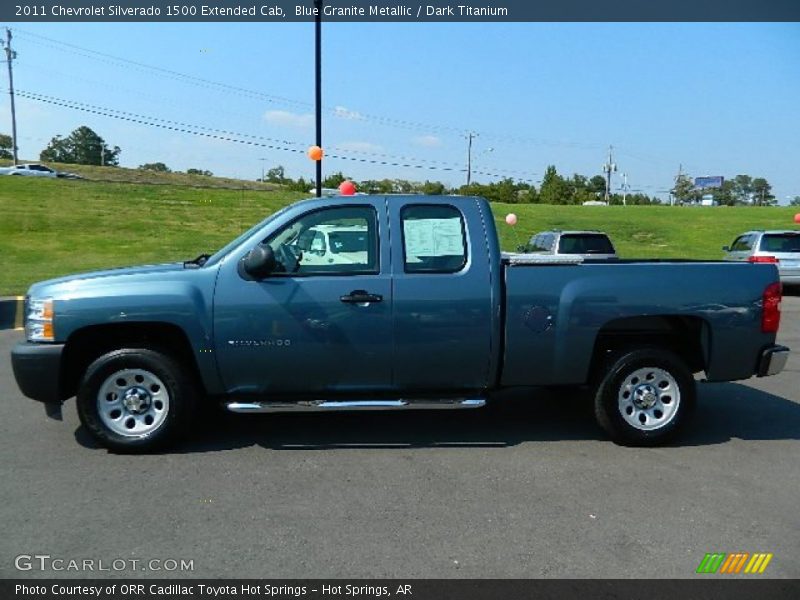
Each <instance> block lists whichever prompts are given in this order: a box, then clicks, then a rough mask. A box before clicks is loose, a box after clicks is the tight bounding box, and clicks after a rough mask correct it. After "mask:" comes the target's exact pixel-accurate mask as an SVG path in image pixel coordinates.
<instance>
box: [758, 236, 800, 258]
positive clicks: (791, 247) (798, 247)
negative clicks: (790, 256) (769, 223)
mask: <svg viewBox="0 0 800 600" xmlns="http://www.w3.org/2000/svg"><path fill="white" fill-rule="evenodd" d="M761 250H763V251H765V252H775V253H781V252H800V231H799V232H797V233H767V234H765V235H764V237H762V238H761Z"/></svg>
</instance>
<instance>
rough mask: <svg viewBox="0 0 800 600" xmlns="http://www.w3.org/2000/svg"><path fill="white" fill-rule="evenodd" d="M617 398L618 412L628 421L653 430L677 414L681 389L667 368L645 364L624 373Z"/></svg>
mask: <svg viewBox="0 0 800 600" xmlns="http://www.w3.org/2000/svg"><path fill="white" fill-rule="evenodd" d="M617 401H618V405H619V412H620V414H621V415H622V418H623V419H625V421H626V422H627V423H628V424H629V425H631V426H632V427H635V428H636V429H639V430H641V431H653V430H655V429H660V428H662V427H664V426H665V425H667V424H669V423H670V422H671V421H672V420H673V419H674V418H675V415H677V414H678V407H679V405H680V402H681V392H680V388H679V387H678V382H677V381H676V380H675V378H674V377H673V376H672V375H671V374H670V373H669V372H668V371H665V370H664V369H659V368H656V367H652V368H650V367H645V368H641V369H636V370H635V371H633V372H632V373H630V374H629V375H628V376H627V377H625V379H624V380H623V382H622V385H621V386H620V389H619V393H618V395H617Z"/></svg>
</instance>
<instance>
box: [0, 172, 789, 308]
mask: <svg viewBox="0 0 800 600" xmlns="http://www.w3.org/2000/svg"><path fill="white" fill-rule="evenodd" d="M94 169H97V170H98V171H97V172H96V173H94V174H92V173H91V172H90V171H93V170H94ZM64 170H73V171H78V168H75V167H73V166H65V167H64ZM81 170H83V169H81ZM109 171H114V173H113V174H112V175H113V176H115V177H117V176H119V173H122V172H124V171H132V174H131V175H132V176H141V175H140V174H141V173H142V172H138V171H135V170H130V169H120V170H118V169H109V168H106V169H103V168H101V167H94V168H91V167H90V168H87V170H86V171H85V173H87V174H88V175H87V179H85V180H65V179H58V180H49V179H34V178H29V177H2V178H0V256H1V257H2V265H3V269H0V296H2V295H10V294H21V293H24V292H25V290H26V289H27V287H28V286H29V285H30V284H31V283H32V282H34V281H39V280H42V279H46V278H49V277H55V276H57V275H64V274H68V273H74V272H79V271H85V270H90V269H98V268H104V267H113V266H123V265H130V264H139V263H153V262H167V261H173V260H184V259H187V258H192V257H194V256H196V255H198V254H201V253H203V252H213V251H214V250H216V249H218V248H220V247H222V246H223V245H225V243H227V242H228V241H229V240H231V239H232V238H233V237H235V236H236V235H237V234H239V233H240V232H242V231H244V230H245V229H247V228H248V227H250V226H251V225H252V224H254V223H256V222H257V221H259V220H261V219H263V218H264V217H265V216H267V215H268V214H270V213H272V212H274V211H275V210H277V209H278V208H280V207H282V206H284V205H286V204H287V203H290V202H292V201H295V200H298V199H300V198H301V197H304V196H306V195H307V194H302V193H296V192H286V191H283V190H280V189H276V188H275V187H274V186H268V185H264V186H263V187H261V188H259V189H253V188H249V187H248V189H243V186H244V185H245V184H246V185H247V186H250V184H251V183H255V182H239V181H238V180H222V182H220V181H216V182H215V181H213V180H215V179H217V178H209V177H202V176H200V177H195V178H196V179H203V180H209V181H208V182H206V183H207V184H208V185H205V186H203V187H197V186H195V185H194V184H190V185H186V184H184V183H182V178H183V177H192V176H188V175H180V174H146V175H155V176H157V177H158V178H159V180H158V181H154V180H152V179H147V180H135V179H134V180H129V181H128V182H126V183H122V182H116V181H112V180H109V179H108V177H109V175H108V173H107V172H109ZM89 175H91V177H92V178H91V179H89V178H88V177H89ZM155 183H158V185H154V184H155ZM236 185H240V186H241V187H240V189H232V188H233V187H234V186H236ZM256 185H258V184H256ZM226 186H230V187H226ZM493 210H494V213H495V220H496V222H497V224H498V228H499V229H500V235H501V240H502V245H503V248H504V249H506V250H512V249H513V248H514V247H516V246H517V245H518V243H523V242H525V241H526V240H527V239H528V238H529V237H530V235H531V234H532V233H534V232H535V231H539V230H542V229H549V228H554V227H557V228H562V229H568V228H571V229H602V230H604V231H607V232H608V233H609V234H610V235H611V236H612V238H613V240H614V242H615V243H616V244H617V246H618V249H619V251H620V253H621V254H622V255H623V256H624V257H651V258H659V257H671V258H672V257H683V258H712V259H716V258H720V256H721V252H720V247H721V246H722V245H723V244H726V243H730V242H731V240H732V239H733V237H734V236H735V235H736V234H737V233H740V232H742V231H745V230H747V229H751V228H791V227H792V226H793V223H792V216H793V214H794V213H795V212H797V209H796V208H677V207H674V208H672V207H659V206H643V207H638V206H630V207H594V206H592V207H584V206H547V205H542V206H538V205H504V204H496V205H494V207H493ZM509 212H515V213H516V214H517V215H518V217H519V224H518V225H517V226H516V227H515V228H513V229H512V228H510V227H509V226H507V225H506V224H505V223H504V217H505V215H506V214H507V213H509ZM515 234H516V235H515Z"/></svg>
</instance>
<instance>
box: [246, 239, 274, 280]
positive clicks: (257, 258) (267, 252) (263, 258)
mask: <svg viewBox="0 0 800 600" xmlns="http://www.w3.org/2000/svg"><path fill="white" fill-rule="evenodd" d="M276 265H277V261H276V260H275V253H274V252H273V251H272V248H271V247H270V246H269V244H259V245H258V246H256V247H255V248H253V249H252V250H250V252H248V253H247V255H246V256H245V257H244V261H243V263H242V267H243V268H244V272H245V273H247V274H248V275H250V277H252V278H253V279H264V278H265V277H266V276H267V275H269V274H270V273H272V272H273V271H274V270H275V266H276Z"/></svg>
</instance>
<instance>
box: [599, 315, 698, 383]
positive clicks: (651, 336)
mask: <svg viewBox="0 0 800 600" xmlns="http://www.w3.org/2000/svg"><path fill="white" fill-rule="evenodd" d="M634 347H654V348H661V349H664V350H669V351H671V352H673V353H674V354H676V355H677V356H678V357H679V358H680V359H681V360H683V361H684V362H685V363H686V366H687V367H688V368H689V370H690V371H691V372H692V373H698V372H701V371H703V372H704V371H706V370H707V368H708V364H709V357H710V351H711V326H710V325H709V323H708V322H707V321H706V320H705V319H703V318H701V317H696V316H687V315H648V316H637V317H623V318H619V319H613V320H611V321H609V322H607V323H605V324H604V325H603V326H602V327H601V328H600V329H599V330H598V332H597V336H596V337H595V342H594V348H593V350H592V360H591V363H590V367H589V377H588V379H589V381H590V382H591V381H593V380H595V379H596V378H597V377H598V375H599V374H600V373H602V372H603V368H604V366H605V365H606V364H607V363H608V360H609V358H610V357H612V356H614V355H616V354H618V353H619V352H621V351H623V350H625V349H627V348H634Z"/></svg>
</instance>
